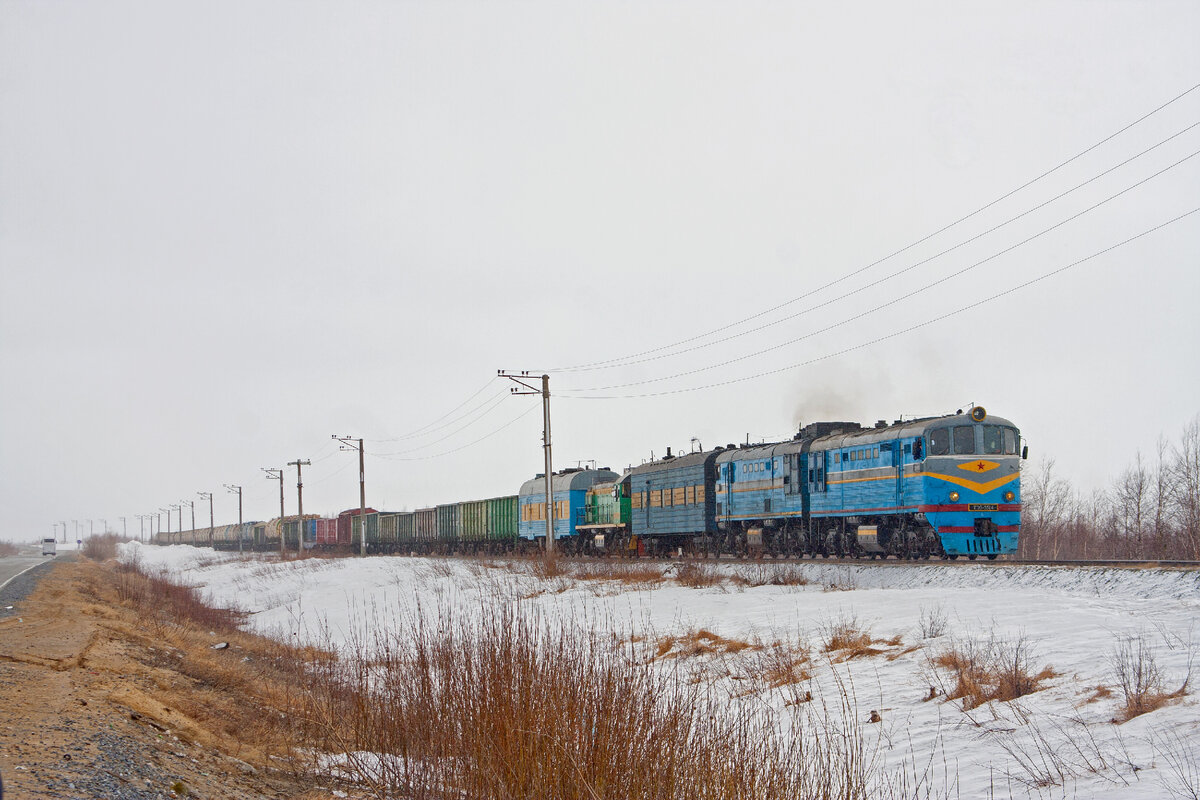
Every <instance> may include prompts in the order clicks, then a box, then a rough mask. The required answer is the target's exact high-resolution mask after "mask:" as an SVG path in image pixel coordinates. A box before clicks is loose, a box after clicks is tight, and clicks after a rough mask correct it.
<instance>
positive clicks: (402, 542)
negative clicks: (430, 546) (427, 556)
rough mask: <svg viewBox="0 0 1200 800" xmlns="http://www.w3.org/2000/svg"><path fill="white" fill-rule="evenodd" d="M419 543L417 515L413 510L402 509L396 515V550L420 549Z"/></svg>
mask: <svg viewBox="0 0 1200 800" xmlns="http://www.w3.org/2000/svg"><path fill="white" fill-rule="evenodd" d="M416 545H417V515H416V514H414V513H413V512H411V511H401V512H400V513H399V514H397V515H396V550H397V551H399V552H401V553H407V552H412V551H415V550H418V549H419V548H418V547H417V546H416Z"/></svg>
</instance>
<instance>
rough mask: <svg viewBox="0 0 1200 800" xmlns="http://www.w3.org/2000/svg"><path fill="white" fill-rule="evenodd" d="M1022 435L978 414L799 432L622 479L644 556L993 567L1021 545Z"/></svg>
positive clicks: (820, 426) (637, 470)
mask: <svg viewBox="0 0 1200 800" xmlns="http://www.w3.org/2000/svg"><path fill="white" fill-rule="evenodd" d="M1019 445H1020V433H1019V431H1018V430H1017V428H1016V426H1014V425H1013V424H1012V423H1011V422H1009V421H1008V420H1004V419H1000V418H998V417H989V416H988V414H987V412H986V411H985V410H984V409H983V408H982V407H975V408H973V409H972V410H971V412H970V414H969V415H965V414H961V413H960V414H955V415H950V416H945V417H934V418H927V419H920V420H913V421H909V422H900V421H897V422H895V423H893V424H892V425H888V424H887V423H886V422H883V421H880V422H878V423H876V425H875V427H874V428H863V427H862V426H860V425H859V424H858V423H854V422H818V423H814V424H811V425H807V426H805V427H804V428H802V429H801V431H800V432H799V433H798V434H797V435H796V436H795V438H794V439H792V440H791V441H787V442H779V443H775V444H761V445H754V446H744V447H735V446H733V445H730V446H729V447H727V448H717V449H716V450H713V451H710V452H707V453H693V454H689V455H686V456H681V457H675V458H672V457H670V456H668V457H667V458H664V459H662V460H659V461H654V462H651V463H648V464H643V465H641V466H638V467H633V468H631V469H630V471H629V473H628V474H627V476H626V478H625V479H626V480H627V481H628V487H627V490H628V491H629V492H630V498H631V500H632V503H631V506H632V509H631V514H630V532H631V535H632V539H633V540H640V542H641V545H640V549H642V550H648V551H650V552H654V553H662V554H665V553H672V552H697V553H735V554H739V555H751V554H770V555H775V556H803V555H808V556H843V555H849V556H872V557H885V556H889V555H891V556H896V557H898V558H928V557H929V556H932V555H937V556H946V557H948V558H951V559H954V558H957V557H958V556H960V555H965V556H967V557H968V558H971V559H974V558H976V557H978V556H981V555H982V556H986V557H987V558H992V559H994V558H995V557H996V556H997V555H999V554H1001V553H1012V552H1014V551H1015V550H1016V549H1017V537H1018V534H1019V531H1020V508H1021V506H1020V461H1021V458H1022V457H1023V455H1024V453H1019V452H1018V448H1019Z"/></svg>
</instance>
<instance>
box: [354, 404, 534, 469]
mask: <svg viewBox="0 0 1200 800" xmlns="http://www.w3.org/2000/svg"><path fill="white" fill-rule="evenodd" d="M536 410H537V406H536V405H531V406H530V407H529V408H527V409H526V410H525V411H523V412H521V413H520V414H518V415H517V416H515V417H513V418H512V419H510V420H509V421H508V422H506V423H504V424H503V425H501V426H500V427H499V428H496V429H495V430H493V431H491V432H490V433H486V434H484V435H483V436H480V437H479V438H478V439H476V440H475V441H473V442H467V443H466V444H464V445H462V446H461V447H455V448H454V449H453V450H446V451H444V452H441V453H432V454H430V455H427V456H386V455H380V454H376V453H367V455H368V456H372V457H374V458H381V459H384V460H385V461H428V460H429V459H433V458H441V457H442V456H448V455H451V454H453V453H457V452H459V451H462V450H466V449H467V448H468V447H474V446H475V445H477V444H479V443H480V442H482V441H485V440H487V439H490V438H492V437H493V436H495V435H496V434H498V433H500V432H501V431H502V430H504V429H505V428H508V427H510V426H511V425H513V424H515V423H516V422H517V421H519V420H522V419H524V418H525V417H527V416H529V415H530V414H532V413H533V412H534V411H536Z"/></svg>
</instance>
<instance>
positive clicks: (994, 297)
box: [559, 207, 1200, 400]
mask: <svg viewBox="0 0 1200 800" xmlns="http://www.w3.org/2000/svg"><path fill="white" fill-rule="evenodd" d="M1198 211H1200V207H1196V208H1193V209H1192V210H1191V211H1186V212H1184V213H1183V214H1180V215H1179V216H1177V217H1175V218H1173V219H1169V220H1167V221H1166V222H1163V223H1160V224H1158V225H1155V226H1154V227H1153V228H1149V229H1147V230H1144V231H1142V232H1141V233H1139V234H1136V235H1134V236H1130V237H1129V238H1128V239H1125V240H1123V241H1120V242H1117V243H1116V244H1113V245H1109V246H1108V247H1106V248H1104V249H1103V250H1098V251H1096V252H1095V253H1092V254H1091V255H1090V256H1085V257H1084V258H1081V259H1079V260H1078V261H1073V262H1071V263H1070V264H1067V265H1065V266H1062V267H1059V268H1058V269H1055V270H1051V271H1050V272H1046V273H1043V274H1042V275H1039V276H1038V277H1036V278H1032V279H1030V280H1028V281H1025V282H1024V283H1020V284H1017V285H1016V286H1013V287H1012V288H1010V289H1006V290H1004V291H1003V292H998V293H997V294H994V295H991V296H990V297H986V298H984V299H982V300H979V301H977V302H974V303H971V304H969V305H965V306H962V307H961V308H957V309H955V310H954V311H950V312H948V313H945V314H942V315H940V316H937V317H933V318H931V319H928V320H925V321H924V322H920V323H918V324H916V325H911V326H909V327H907V328H904V329H902V330H898V331H894V332H892V333H889V334H886V335H884V336H879V337H877V338H874V339H871V340H869V341H866V342H862V343H860V344H856V345H854V346H853V347H847V348H845V349H843V350H838V351H837V352H833V353H826V354H825V355H823V356H818V357H816V358H810V359H808V360H807V361H800V362H797V363H795V364H789V365H787V366H785V367H778V368H776V369H772V370H767V371H765V372H758V373H755V374H753V375H744V376H742V377H740V378H731V379H730V380H727V381H718V382H714V383H709V384H705V385H703V386H692V387H689V388H686V389H669V390H664V391H661V392H646V393H643V394H625V395H591V396H588V395H563V394H561V393H560V395H559V396H560V397H570V398H571V399H575V400H626V399H633V398H642V397H662V396H665V395H674V394H684V393H686V392H698V391H701V390H703V389H715V388H717V387H720V386H729V385H731V384H735V383H744V382H745V381H750V380H755V379H757V378H765V377H767V376H769V375H777V374H779V373H781V372H788V371H790V370H793V369H799V368H800V367H807V366H811V365H812V364H816V363H818V362H820V361H827V360H828V359H831V358H836V357H838V356H843V355H846V354H847V353H853V352H854V351H856V350H862V349H863V348H865V347H870V346H871V345H874V344H878V343H880V342H885V341H887V340H889V339H895V338H896V337H898V336H903V335H904V334H906V333H912V332H913V331H916V330H920V329H921V328H925V327H927V326H929V325H933V324H934V323H936V322H942V321H943V320H947V319H949V318H951V317H955V316H958V315H959V314H962V313H963V312H965V311H970V310H971V309H974V308H978V307H979V306H982V305H986V304H987V303H991V302H992V301H994V300H998V299H1000V298H1001V297H1005V296H1007V295H1010V294H1013V293H1014V292H1018V291H1020V290H1021V289H1025V288H1028V287H1030V286H1032V285H1034V284H1035V283H1040V282H1041V281H1044V280H1046V279H1047V278H1051V277H1054V276H1055V275H1059V274H1061V273H1063V272H1066V271H1067V270H1069V269H1071V268H1072V267H1077V266H1079V265H1080V264H1083V263H1085V262H1087V261H1091V260H1092V259H1094V258H1098V257H1099V256H1102V255H1104V254H1105V253H1109V252H1111V251H1113V250H1116V249H1117V248H1119V247H1123V246H1124V245H1127V244H1129V243H1130V242H1133V241H1135V240H1137V239H1141V238H1142V237H1143V236H1148V235H1150V234H1151V233H1154V232H1155V231H1158V230H1161V229H1162V228H1165V227H1167V226H1168V225H1172V224H1174V223H1176V222H1178V221H1180V220H1181V219H1184V218H1186V217H1189V216H1191V215H1192V214H1195V213H1196V212H1198ZM581 391H584V390H581Z"/></svg>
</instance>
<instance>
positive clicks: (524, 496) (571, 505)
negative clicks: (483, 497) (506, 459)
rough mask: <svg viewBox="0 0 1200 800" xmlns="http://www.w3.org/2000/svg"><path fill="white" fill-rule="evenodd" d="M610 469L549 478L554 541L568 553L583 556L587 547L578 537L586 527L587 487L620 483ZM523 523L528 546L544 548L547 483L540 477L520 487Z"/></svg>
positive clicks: (521, 528) (520, 532) (568, 472)
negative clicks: (534, 544) (529, 544)
mask: <svg viewBox="0 0 1200 800" xmlns="http://www.w3.org/2000/svg"><path fill="white" fill-rule="evenodd" d="M619 479H620V476H619V475H617V473H615V472H613V471H612V470H611V469H608V468H607V467H605V468H602V469H575V468H571V469H564V470H562V471H561V472H556V473H554V474H553V475H551V476H550V481H551V492H552V493H553V503H554V508H553V514H554V539H555V542H561V543H562V550H563V552H565V553H574V552H580V551H581V548H585V547H586V544H585V543H582V540H581V537H578V536H576V527H577V526H579V525H582V524H585V523H586V519H585V517H586V514H587V502H586V498H587V490H588V487H590V486H592V485H594V484H597V483H605V482H609V481H616V480H619ZM517 502H518V506H519V512H520V519H519V521H518V523H517V533H518V535H519V536H520V538H522V539H524V540H526V541H529V542H538V543H541V544H543V546H544V542H545V539H546V516H547V509H546V480H545V476H544V474H543V475H538V476H536V477H534V478H531V479H530V480H527V481H525V483H523V484H521V492H520V494H519V495H518V500H517Z"/></svg>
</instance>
